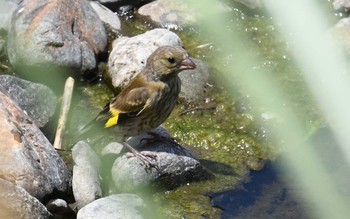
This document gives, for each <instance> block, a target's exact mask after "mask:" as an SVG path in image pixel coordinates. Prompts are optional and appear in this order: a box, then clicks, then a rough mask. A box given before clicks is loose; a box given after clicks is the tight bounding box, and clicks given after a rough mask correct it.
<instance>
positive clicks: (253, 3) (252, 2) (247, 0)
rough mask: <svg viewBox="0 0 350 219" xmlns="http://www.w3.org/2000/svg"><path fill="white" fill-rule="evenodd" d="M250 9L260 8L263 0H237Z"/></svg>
mask: <svg viewBox="0 0 350 219" xmlns="http://www.w3.org/2000/svg"><path fill="white" fill-rule="evenodd" d="M235 1H236V2H239V3H241V4H243V5H245V6H246V7H248V8H250V9H259V8H262V7H263V0H235Z"/></svg>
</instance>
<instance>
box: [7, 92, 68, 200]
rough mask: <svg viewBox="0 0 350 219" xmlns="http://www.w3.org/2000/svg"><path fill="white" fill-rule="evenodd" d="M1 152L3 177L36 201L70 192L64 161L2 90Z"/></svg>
mask: <svg viewBox="0 0 350 219" xmlns="http://www.w3.org/2000/svg"><path fill="white" fill-rule="evenodd" d="M0 151H1V153H0V176H1V178H2V179H5V180H7V181H9V182H11V183H13V184H15V185H17V186H20V187H22V188H24V189H25V190H26V191H27V192H28V193H29V194H31V195H32V196H34V197H36V198H37V199H39V200H44V199H46V198H47V197H48V196H50V197H53V196H55V195H66V194H67V193H68V192H69V190H70V188H71V187H70V186H71V184H70V173H69V171H68V168H67V167H66V165H65V163H64V162H63V160H62V159H61V158H60V156H59V155H58V154H57V152H56V151H55V149H54V148H53V147H52V145H51V144H50V142H49V141H48V140H47V139H46V138H45V136H44V135H43V134H42V132H41V131H40V130H39V128H38V127H37V126H36V125H35V123H34V122H33V121H32V119H31V118H30V117H29V116H27V115H26V114H24V113H23V112H22V110H21V109H20V108H19V107H18V106H17V105H16V104H15V103H14V102H13V101H12V100H11V99H10V98H9V97H7V96H6V95H5V94H3V93H2V92H0ZM56 193H60V194H56Z"/></svg>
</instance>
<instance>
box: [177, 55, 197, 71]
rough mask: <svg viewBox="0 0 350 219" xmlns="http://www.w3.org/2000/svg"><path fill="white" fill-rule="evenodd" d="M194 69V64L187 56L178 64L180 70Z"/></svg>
mask: <svg viewBox="0 0 350 219" xmlns="http://www.w3.org/2000/svg"><path fill="white" fill-rule="evenodd" d="M195 68H196V64H194V62H193V61H192V60H191V59H190V57H188V56H186V57H185V58H184V59H183V60H182V62H181V64H180V70H187V69H195Z"/></svg>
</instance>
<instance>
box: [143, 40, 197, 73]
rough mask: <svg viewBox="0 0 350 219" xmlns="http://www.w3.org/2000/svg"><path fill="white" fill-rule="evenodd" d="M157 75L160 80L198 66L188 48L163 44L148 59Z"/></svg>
mask: <svg viewBox="0 0 350 219" xmlns="http://www.w3.org/2000/svg"><path fill="white" fill-rule="evenodd" d="M147 66H149V67H150V68H151V69H152V70H153V72H154V73H155V76H156V77H158V78H159V79H160V80H162V79H165V78H169V77H172V76H176V75H177V74H178V73H179V72H180V71H182V70H186V69H194V68H196V64H194V62H193V61H192V60H191V59H190V57H189V56H188V54H187V52H186V50H184V49H183V48H181V47H179V46H161V47H159V48H158V49H157V50H156V51H154V52H153V53H152V54H151V55H150V57H149V58H148V59H147Z"/></svg>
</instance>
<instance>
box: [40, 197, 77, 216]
mask: <svg viewBox="0 0 350 219" xmlns="http://www.w3.org/2000/svg"><path fill="white" fill-rule="evenodd" d="M46 208H47V209H48V210H49V211H50V212H51V214H53V215H54V217H55V218H75V213H74V211H73V210H72V209H71V208H70V207H69V206H68V204H67V202H66V201H65V200H63V199H53V200H50V201H49V202H48V203H47V204H46Z"/></svg>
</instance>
